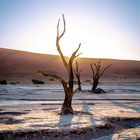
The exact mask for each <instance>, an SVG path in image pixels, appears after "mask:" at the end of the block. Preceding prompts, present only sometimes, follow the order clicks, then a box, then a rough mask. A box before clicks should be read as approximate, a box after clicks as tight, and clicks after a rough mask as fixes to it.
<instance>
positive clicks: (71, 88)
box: [69, 66, 74, 92]
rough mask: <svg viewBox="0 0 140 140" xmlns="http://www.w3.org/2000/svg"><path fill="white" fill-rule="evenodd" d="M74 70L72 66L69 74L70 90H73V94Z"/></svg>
mask: <svg viewBox="0 0 140 140" xmlns="http://www.w3.org/2000/svg"><path fill="white" fill-rule="evenodd" d="M73 79H74V77H73V69H72V66H70V72H69V88H70V90H71V92H73Z"/></svg>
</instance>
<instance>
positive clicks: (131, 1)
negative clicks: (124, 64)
mask: <svg viewBox="0 0 140 140" xmlns="http://www.w3.org/2000/svg"><path fill="white" fill-rule="evenodd" d="M62 13H64V15H65V19H66V33H65V35H64V37H63V38H62V39H61V42H60V44H61V48H62V51H63V53H64V54H65V55H67V56H69V55H70V54H71V53H72V52H73V51H74V50H75V49H76V48H77V47H78V44H79V43H81V48H80V51H79V52H82V55H81V57H91V58H113V59H128V60H140V0H0V48H10V49H16V50H24V51H30V52H36V53H45V54H58V52H57V50H56V46H55V39H56V26H57V22H58V19H59V18H61V19H62ZM61 21H62V20H61ZM60 24H61V26H60V27H61V29H62V27H63V26H62V22H61V23H60ZM60 31H61V30H60Z"/></svg>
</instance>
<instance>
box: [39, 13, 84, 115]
mask: <svg viewBox="0 0 140 140" xmlns="http://www.w3.org/2000/svg"><path fill="white" fill-rule="evenodd" d="M62 17H63V24H64V28H63V31H62V33H61V34H59V23H60V19H59V20H58V24H57V37H56V48H57V51H58V52H59V54H60V57H61V59H62V62H63V64H64V66H65V68H66V70H67V72H68V78H69V85H67V84H66V82H65V80H64V79H63V78H61V77H60V76H57V75H53V74H46V73H44V72H42V71H39V72H38V73H40V74H42V75H43V76H46V77H52V78H55V79H57V80H59V81H60V82H61V84H62V86H63V88H64V93H65V99H64V102H63V105H62V108H61V114H72V113H73V108H72V97H73V95H74V94H75V93H76V91H77V90H78V88H76V89H75V90H73V84H74V73H73V61H74V59H75V58H77V57H78V56H79V55H80V54H77V52H78V50H79V49H80V46H81V43H80V44H79V46H78V48H77V49H76V50H75V51H74V52H73V53H72V55H71V57H70V58H69V60H68V62H67V61H66V59H65V57H64V55H63V53H62V51H61V48H60V44H59V41H60V39H61V38H62V37H63V35H64V34H65V31H66V22H65V17H64V15H62Z"/></svg>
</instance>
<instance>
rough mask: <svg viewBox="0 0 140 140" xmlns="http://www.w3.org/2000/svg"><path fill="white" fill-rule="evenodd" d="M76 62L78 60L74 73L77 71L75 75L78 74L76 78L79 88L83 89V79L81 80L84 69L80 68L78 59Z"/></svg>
mask: <svg viewBox="0 0 140 140" xmlns="http://www.w3.org/2000/svg"><path fill="white" fill-rule="evenodd" d="M75 62H76V67H75V69H74V73H75V76H76V78H77V83H78V89H79V90H80V91H81V90H82V88H81V80H80V76H81V72H82V70H79V65H78V62H77V61H75Z"/></svg>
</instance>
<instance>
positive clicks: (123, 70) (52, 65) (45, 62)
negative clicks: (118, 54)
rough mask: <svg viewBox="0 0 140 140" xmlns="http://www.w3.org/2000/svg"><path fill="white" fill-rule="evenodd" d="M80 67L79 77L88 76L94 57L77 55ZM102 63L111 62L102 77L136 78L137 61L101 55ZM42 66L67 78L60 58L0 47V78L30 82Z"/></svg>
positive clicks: (139, 68) (138, 71)
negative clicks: (102, 57) (114, 58)
mask: <svg viewBox="0 0 140 140" xmlns="http://www.w3.org/2000/svg"><path fill="white" fill-rule="evenodd" d="M78 61H79V66H80V68H81V69H83V71H82V75H81V76H82V80H83V81H85V80H88V79H89V80H91V79H92V78H91V76H92V73H91V69H90V66H89V65H90V64H91V63H95V62H96V61H98V59H92V58H91V59H89V58H78ZM102 63H103V66H105V65H108V64H112V66H111V67H110V69H108V71H107V72H106V73H105V75H104V77H103V78H102V81H104V80H105V79H106V80H108V81H109V80H110V79H111V81H114V82H115V81H129V80H132V79H133V80H134V81H135V82H137V81H138V82H140V61H129V60H113V59H102ZM39 69H40V70H43V71H46V72H49V73H55V74H59V75H61V76H64V77H65V78H67V73H66V69H65V67H64V66H63V64H62V63H61V58H60V57H59V56H55V55H47V54H36V53H30V52H24V51H17V50H11V49H2V48H0V80H7V81H9V82H11V81H14V82H21V83H31V79H41V80H44V77H41V76H38V75H37V74H36V71H38V70H39Z"/></svg>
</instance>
